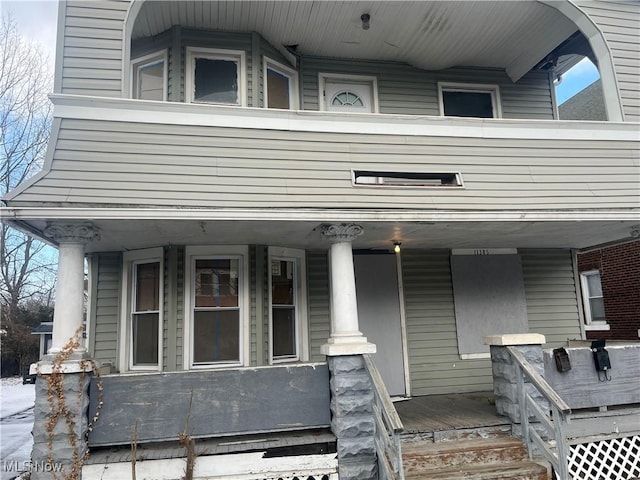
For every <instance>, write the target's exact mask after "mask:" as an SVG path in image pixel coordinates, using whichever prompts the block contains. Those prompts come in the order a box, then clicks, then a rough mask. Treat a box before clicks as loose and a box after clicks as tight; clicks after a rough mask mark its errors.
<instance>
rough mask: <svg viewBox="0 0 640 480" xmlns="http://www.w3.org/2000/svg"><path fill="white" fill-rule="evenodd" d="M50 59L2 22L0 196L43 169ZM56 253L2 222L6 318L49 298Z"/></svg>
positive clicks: (0, 279) (0, 264)
mask: <svg viewBox="0 0 640 480" xmlns="http://www.w3.org/2000/svg"><path fill="white" fill-rule="evenodd" d="M48 65H49V63H48V59H47V57H46V55H45V54H44V52H43V50H42V49H41V47H40V46H39V45H37V44H36V43H32V42H27V41H25V39H24V38H23V37H22V36H21V35H20V33H19V32H18V29H17V26H16V24H15V22H14V21H13V18H12V17H11V15H10V14H5V13H4V12H3V15H2V22H1V23H0V195H4V194H6V193H7V192H9V191H11V190H13V189H14V188H16V187H17V186H18V185H20V184H21V183H22V182H24V181H25V180H27V179H28V178H29V177H31V176H32V175H33V174H34V173H36V172H37V171H39V170H40V169H41V168H42V164H43V160H44V156H45V151H46V147H47V141H48V137H49V133H50V130H51V113H52V111H51V103H50V102H49V99H48V98H47V94H48V92H49V91H51V87H52V78H53V76H52V74H51V72H50V70H49V67H48ZM56 262H57V255H56V252H55V251H54V250H53V249H51V248H49V247H48V246H47V245H45V244H44V243H42V242H39V241H38V240H36V239H34V238H32V237H29V236H28V235H25V234H24V233H22V232H19V231H17V230H14V229H12V228H10V227H9V226H7V225H2V230H1V231H0V302H1V303H2V306H3V307H4V308H3V311H4V312H5V315H3V317H5V318H3V319H2V321H3V323H5V324H10V323H12V322H13V321H14V317H15V314H16V312H17V310H18V307H19V306H20V305H21V304H23V303H24V302H26V301H27V300H30V299H34V298H37V299H42V301H46V302H50V299H51V298H52V295H51V291H52V290H53V285H54V280H55V266H56Z"/></svg>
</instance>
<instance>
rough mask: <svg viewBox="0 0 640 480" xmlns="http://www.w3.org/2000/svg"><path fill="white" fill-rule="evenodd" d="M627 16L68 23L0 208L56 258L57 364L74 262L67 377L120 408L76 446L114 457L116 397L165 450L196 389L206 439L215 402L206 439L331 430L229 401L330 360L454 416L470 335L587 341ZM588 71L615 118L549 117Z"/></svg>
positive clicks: (621, 12)
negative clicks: (92, 364)
mask: <svg viewBox="0 0 640 480" xmlns="http://www.w3.org/2000/svg"><path fill="white" fill-rule="evenodd" d="M638 18H639V12H638V8H637V5H634V4H627V3H624V2H620V3H613V2H587V1H582V0H575V1H557V0H554V1H519V2H501V1H495V2H492V1H483V2H441V1H435V2H431V1H424V2H373V3H371V2H333V1H326V2H324V1H314V2H297V1H291V2H289V1H285V2H250V1H247V2H244V1H199V0H194V1H178V0H175V1H169V0H167V1H150V0H147V1H141V0H134V1H128V0H106V1H101V2H95V3H93V2H81V1H71V0H69V1H66V2H65V1H61V2H60V19H59V27H58V35H59V38H58V50H57V63H56V77H55V78H56V82H55V88H54V89H55V92H54V93H53V95H51V100H52V102H53V104H54V106H55V110H54V121H53V129H52V134H51V139H50V143H49V147H48V154H47V159H46V162H45V165H44V168H43V171H42V172H41V173H40V174H38V175H36V176H35V177H33V178H32V179H30V180H29V181H28V182H27V183H25V184H24V185H22V186H20V187H19V188H18V189H16V190H15V191H13V192H11V193H10V194H9V195H7V196H6V197H5V206H4V207H2V210H1V211H2V214H3V220H4V221H5V222H7V223H9V224H14V225H16V226H17V227H19V228H21V229H23V230H27V231H30V232H32V234H34V235H36V236H39V237H42V238H47V239H49V240H50V241H52V242H54V243H55V244H57V245H58V246H59V249H60V260H59V273H60V275H59V279H58V285H57V288H56V292H57V299H56V310H55V320H54V331H53V346H52V349H51V353H52V354H55V353H56V352H59V351H60V349H61V348H62V347H63V345H64V344H65V343H66V342H67V340H68V339H69V338H70V337H71V336H72V335H73V334H74V333H75V332H77V331H78V330H79V329H80V328H81V326H82V321H83V315H82V305H83V288H82V287H83V281H82V279H83V265H84V264H83V262H84V259H85V256H86V257H87V259H88V264H89V276H90V279H89V305H88V309H87V326H88V328H87V330H88V332H89V333H88V336H89V338H88V345H89V347H88V353H89V355H90V356H91V357H92V358H94V359H96V360H98V361H100V362H104V363H110V364H112V365H113V370H112V371H113V373H116V374H119V375H116V376H110V377H106V378H105V387H104V394H105V395H111V396H110V402H111V403H110V404H109V402H108V401H105V402H104V403H105V406H113V402H122V405H127V406H126V408H125V407H123V408H122V409H121V410H120V411H119V413H118V415H116V417H114V422H124V423H122V424H118V425H116V423H113V424H109V422H108V421H106V420H104V416H103V417H102V422H103V423H102V427H103V428H104V429H107V430H108V426H109V425H111V427H112V429H111V431H107V430H103V431H102V433H104V435H105V436H104V437H100V438H101V440H100V441H98V440H97V439H98V436H99V435H101V432H99V431H98V430H99V429H94V431H93V432H92V433H91V435H90V437H89V442H90V443H91V442H94V444H99V445H102V446H104V445H110V444H114V443H118V442H120V443H125V444H127V445H128V444H129V443H130V441H131V439H130V435H131V433H130V432H131V428H132V427H133V425H134V423H135V422H136V421H137V420H135V419H136V418H137V417H136V415H138V413H136V412H138V410H136V409H137V408H142V407H141V406H140V405H143V404H144V405H146V403H144V401H137V400H136V401H134V400H126V399H127V398H128V396H129V395H132V394H133V393H132V392H134V391H135V390H136V388H143V387H144V388H148V389H149V390H148V392H147V395H148V397H149V396H154V395H157V396H159V398H161V400H159V405H158V404H154V405H156V406H157V408H153V409H151V408H146V410H145V414H146V415H151V414H155V415H164V416H165V417H163V418H159V419H158V421H157V422H156V423H153V422H150V421H146V422H145V424H144V425H143V424H137V423H136V425H138V426H139V428H140V430H139V431H138V435H139V436H138V439H139V440H140V441H141V442H142V441H143V440H144V441H159V440H161V439H163V438H167V436H171V435H175V432H174V431H173V430H171V428H173V427H171V428H169V427H167V426H166V422H168V421H169V419H176V418H180V419H181V418H182V415H184V414H185V411H186V409H187V408H188V409H189V413H191V410H190V409H191V406H190V405H191V403H189V402H187V406H188V407H185V406H184V403H180V402H184V401H185V397H186V396H187V395H188V392H189V391H191V392H193V391H194V390H193V389H192V388H195V387H193V385H196V386H197V387H198V388H210V389H211V390H208V391H207V393H206V395H205V394H202V395H200V394H199V393H197V392H196V393H192V396H194V398H196V401H194V402H193V406H194V409H196V408H207V409H208V412H209V415H210V416H212V415H214V413H212V412H214V408H222V407H223V406H224V405H223V404H224V402H218V400H216V399H219V397H216V395H222V394H221V393H220V389H222V390H223V394H224V399H225V401H226V400H228V399H229V397H232V398H233V402H232V403H233V406H234V410H233V411H228V412H227V411H225V413H224V414H222V413H221V414H219V415H218V416H217V417H216V418H219V419H221V421H222V420H225V421H227V420H228V422H229V424H228V425H227V424H225V426H224V427H223V426H220V425H218V426H216V425H210V424H209V423H207V421H205V420H204V419H203V418H205V417H202V418H200V417H197V415H196V412H194V414H193V417H191V418H192V424H193V425H195V426H197V427H198V428H202V431H201V432H200V433H199V436H200V437H203V438H207V437H213V436H218V435H222V434H228V435H231V434H238V433H246V432H245V430H242V428H248V427H247V425H246V424H245V425H240V424H242V420H243V419H244V422H250V423H251V422H253V421H254V420H255V421H257V420H258V419H260V421H262V420H264V419H265V418H266V420H265V421H267V423H268V421H269V420H270V419H271V418H273V422H275V423H277V425H275V424H272V425H270V424H267V425H264V426H262V427H261V428H259V429H258V430H259V432H271V431H274V430H275V431H278V429H280V430H282V429H290V428H306V427H309V426H314V425H315V426H318V425H324V423H326V421H327V419H328V418H329V404H328V403H327V404H326V405H324V407H319V406H318V405H316V404H315V403H313V402H307V401H306V400H305V401H303V400H300V401H299V403H297V404H291V405H290V404H289V403H286V404H285V403H282V402H285V401H286V402H295V401H297V400H296V397H295V395H294V394H295V392H290V391H289V390H287V392H288V393H287V394H280V395H279V396H276V398H275V399H273V403H272V404H270V405H268V406H267V407H260V408H259V409H258V410H260V411H259V412H258V413H256V412H255V409H256V407H255V405H253V406H252V404H246V403H242V402H244V401H246V398H247V397H248V395H247V393H246V389H247V388H258V387H263V388H264V389H265V398H272V397H271V396H269V395H267V393H269V394H270V395H274V393H276V392H274V391H273V389H275V388H276V387H275V385H280V384H279V383H277V382H276V380H275V379H276V377H277V378H280V377H278V375H284V374H285V373H283V372H286V374H287V375H294V374H295V373H294V372H298V374H299V375H300V378H298V379H297V380H296V381H293V380H291V381H289V382H286V381H285V382H284V384H283V385H288V386H289V387H291V388H293V387H295V385H298V383H296V382H297V381H298V380H299V381H300V382H301V383H300V385H302V384H304V382H306V381H308V380H309V379H311V378H314V379H315V380H314V381H320V382H324V383H322V385H321V388H319V389H318V390H317V392H318V394H317V395H311V397H310V398H311V400H314V401H315V400H318V399H319V398H320V397H321V396H322V395H321V393H322V392H324V391H325V390H326V391H327V392H328V390H329V382H328V380H326V381H325V379H324V377H322V376H318V375H320V374H322V372H323V371H326V368H327V367H326V364H325V362H328V364H329V368H330V369H331V374H332V375H337V376H340V375H341V374H343V373H344V372H345V371H349V369H350V368H354V369H355V368H356V367H354V366H353V365H355V364H352V363H350V362H351V361H354V362H356V364H358V362H359V361H361V358H360V356H361V355H362V354H366V353H372V352H373V351H374V350H375V349H376V348H377V353H375V355H374V356H373V359H374V361H375V363H376V364H377V366H378V368H379V369H380V370H381V373H382V378H383V379H384V382H385V384H386V386H387V389H388V390H389V393H390V394H391V395H395V396H420V395H432V394H441V393H462V392H475V391H480V390H489V389H491V388H492V374H491V365H490V360H489V350H488V347H487V346H486V345H484V344H483V337H484V336H485V335H488V334H499V333H521V332H536V333H541V334H544V335H545V336H546V339H547V342H548V346H559V345H562V344H564V343H565V342H566V340H567V339H568V338H578V339H580V338H584V328H583V318H581V313H580V312H581V308H580V293H579V292H580V289H579V276H578V275H577V273H576V272H577V266H576V260H575V253H576V251H577V250H580V249H586V248H589V247H591V246H594V245H601V244H605V243H608V242H615V241H621V240H625V239H628V238H630V235H631V231H632V228H634V227H635V226H636V225H638V223H640V208H639V205H640V188H639V187H640V183H639V181H638V160H637V159H638V146H639V139H638V135H637V134H638V123H637V122H638V120H639V118H640V108H639V106H638V98H637V94H636V92H637V90H638V84H639V83H640V76H639V75H638V72H637V70H636V69H634V68H630V67H629V66H628V65H629V62H631V63H633V62H635V61H636V60H634V59H631V60H628V59H627V57H628V55H627V49H628V45H629V44H634V42H636V44H637V42H638V39H639V38H640V33H639V32H638V30H637V29H636V28H635V25H636V24H637V22H635V23H634V21H633V19H636V20H637V19H638ZM577 52H579V53H577ZM582 55H588V56H590V57H592V58H593V60H595V62H594V63H595V64H597V65H598V66H599V68H600V73H601V78H602V88H603V91H604V100H605V106H606V111H607V118H608V120H609V121H603V122H597V123H586V122H578V121H564V120H558V119H557V118H556V115H557V105H556V104H555V96H554V92H553V89H554V86H553V79H554V78H555V77H556V76H557V75H558V74H559V73H562V69H563V68H568V66H569V65H571V64H574V63H576V62H577V61H578V60H579V59H580V58H582V57H581V56H582ZM634 58H635V57H634ZM554 66H555V67H554ZM554 68H555V69H554ZM396 245H398V246H399V250H400V251H399V252H398V253H394V247H395V246H396ZM374 344H375V346H374ZM77 353H78V355H79V356H80V354H81V352H77ZM74 358H75V357H74ZM45 360H46V361H45V362H44V363H42V364H41V367H42V368H44V366H46V362H47V361H49V362H51V361H54V360H53V359H52V358H48V359H45ZM311 362H315V363H311ZM309 365H312V368H311V367H309ZM358 365H359V364H358ZM255 367H261V368H255ZM307 367H309V368H307ZM74 368H75V370H74ZM74 368H71V367H69V369H68V372H70V373H69V374H70V375H71V374H73V372H74V371H76V372H77V371H78V370H82V369H84V368H86V363H82V362H81V361H80V360H78V363H77V364H75V367H74ZM130 374H135V375H130ZM223 378H224V380H223ZM141 379H145V380H144V381H142V380H141ZM318 379H319V380H318ZM118 382H120V383H118ZM190 382H191V383H190ZM72 383H73V382H72ZM73 385H77V382H76V383H73ZM110 385H111V386H110ZM189 385H191V387H190V386H189ZM345 385H347V386H345ZM348 385H350V386H348ZM268 386H272V387H271V390H270V389H269V388H268ZM292 386H293V387H292ZM331 386H332V387H331V388H332V389H333V390H332V393H333V395H334V396H335V397H334V402H336V401H337V400H336V398H338V400H339V399H340V397H339V396H340V395H347V396H349V395H352V396H353V397H355V398H358V399H362V398H368V397H367V395H368V393H367V392H366V391H364V392H363V391H360V390H358V388H365V387H362V384H359V383H357V382H356V383H355V384H349V383H348V382H347V383H341V382H336V381H333V382H331ZM305 388H306V387H305ZM190 389H191V390H190ZM226 389H228V391H227V390H226ZM267 390H268V392H267ZM294 390H295V388H294ZM299 390H300V391H303V390H304V389H303V388H300V389H299ZM231 392H233V393H231ZM94 394H95V391H94ZM195 395H200V396H197V397H195ZM92 398H93V400H92V401H94V402H95V395H94V397H92ZM154 398H155V397H154ZM305 398H306V397H305ZM198 399H199V400H198ZM125 400H126V401H125ZM214 400H215V401H214ZM154 401H155V400H154ZM338 403H339V402H338ZM39 405H44V403H41V404H39ZM252 408H253V410H252ZM305 408H307V410H305ZM333 408H334V410H333V413H334V433H336V435H337V436H338V456H339V459H340V460H339V461H340V462H342V461H343V460H344V455H347V457H348V456H349V455H350V454H349V452H348V451H347V453H346V454H345V450H341V446H340V445H348V444H349V442H348V441H346V440H344V439H343V437H342V436H341V435H342V434H343V433H341V432H339V431H338V429H337V427H336V425H335V423H336V421H335V418H336V415H337V416H339V415H342V414H344V415H349V412H348V411H343V410H341V409H340V408H338V407H336V404H334V405H333ZM308 409H311V410H312V411H308ZM336 409H337V410H336ZM346 410H348V409H346ZM216 411H217V410H216ZM265 411H268V412H269V415H264V412H265ZM283 411H284V413H283V415H284V417H282V418H281V417H278V414H282V412H283ZM301 412H304V413H301ZM340 412H342V413H340ZM299 413H300V415H301V418H298V417H296V414H299ZM258 414H259V415H258ZM314 414H318V415H319V418H318V417H315V416H314ZM46 415H47V412H39V411H36V430H37V428H44V427H42V425H44V420H43V418H45V417H46ZM294 417H295V418H294ZM187 418H189V417H187ZM194 418H200V420H199V423H198V421H197V420H193V419H194ZM176 421H177V420H176ZM179 421H180V422H182V423H181V425H183V424H184V421H183V420H179ZM38 422H40V423H38ZM126 422H130V423H126ZM125 423H126V425H125ZM254 423H255V422H254ZM325 426H326V425H325ZM241 427H242V428H241ZM180 428H182V426H181V427H180ZM146 429H151V430H150V431H147V430H146ZM347 434H349V435H350V434H352V432H351V431H349V432H347ZM34 435H35V434H34ZM110 435H120V436H122V435H124V436H125V438H119V440H115V439H114V438H115V437H113V436H110ZM36 437H37V438H42V437H41V436H40V437H38V436H37V435H36ZM341 442H344V443H342V444H341ZM360 444H362V445H369V443H366V442H365V443H360ZM38 445H39V444H38V442H36V447H35V449H34V452H39V453H38V454H39V455H41V454H42V452H43V449H44V448H45V447H44V446H38ZM42 445H45V444H44V443H42ZM345 448H346V447H345ZM63 450H64V449H63V448H60V452H63ZM34 455H35V453H34ZM355 457H358V455H355ZM365 457H366V455H365ZM200 458H202V457H200ZM358 458H359V457H358ZM367 458H368V457H367ZM365 460H366V458H365ZM349 461H350V460H348V461H347V463H348V464H349V465H351V464H350V463H349ZM354 468H355V467H354ZM347 471H348V470H347V467H344V468H343V470H341V476H342V478H345V479H346V478H356V477H357V478H363V477H360V476H357V475H356V474H354V477H350V476H349V475H348V474H347V473H345V472H347ZM354 471H355V470H354Z"/></svg>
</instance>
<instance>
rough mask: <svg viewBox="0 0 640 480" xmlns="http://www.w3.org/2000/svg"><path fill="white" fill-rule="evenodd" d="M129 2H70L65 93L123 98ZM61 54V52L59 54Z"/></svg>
mask: <svg viewBox="0 0 640 480" xmlns="http://www.w3.org/2000/svg"><path fill="white" fill-rule="evenodd" d="M129 4H130V2H129V1H126V0H125V1H92V2H90V3H88V2H86V1H85V0H68V1H67V2H66V11H65V18H64V31H63V32H58V35H63V36H64V38H63V42H64V46H63V51H62V56H63V58H62V65H63V72H62V83H61V86H60V87H61V93H70V94H74V95H96V96H105V97H120V92H121V89H122V80H121V79H122V32H123V28H124V19H125V16H126V13H127V10H128V9H129ZM58 54H60V52H59V53H58Z"/></svg>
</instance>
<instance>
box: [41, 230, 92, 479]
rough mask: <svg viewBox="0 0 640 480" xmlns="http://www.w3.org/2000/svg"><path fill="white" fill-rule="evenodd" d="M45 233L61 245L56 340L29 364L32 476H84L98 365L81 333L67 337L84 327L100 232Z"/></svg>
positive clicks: (79, 477) (57, 231)
mask: <svg viewBox="0 0 640 480" xmlns="http://www.w3.org/2000/svg"><path fill="white" fill-rule="evenodd" d="M44 234H45V235H46V236H47V237H49V238H51V239H53V240H55V241H56V242H57V243H58V244H59V254H58V278H57V282H56V304H55V313H54V316H53V338H52V342H51V343H52V345H51V348H50V349H49V352H48V354H47V355H45V356H44V357H43V358H42V359H41V360H40V361H39V362H38V363H37V364H33V365H31V373H34V374H37V375H38V377H37V378H36V388H35V390H36V399H35V408H34V422H33V431H32V434H33V450H32V451H31V462H32V465H33V466H34V467H37V468H33V469H32V471H31V480H57V479H59V478H77V479H78V480H81V479H82V463H83V461H84V458H85V454H86V452H87V433H88V429H89V419H88V417H87V410H88V408H89V385H90V382H91V376H92V373H93V369H94V365H95V364H94V363H93V362H92V361H91V360H90V359H89V357H88V355H87V353H86V351H85V348H84V345H82V336H79V338H78V340H79V342H78V344H75V345H68V342H69V340H70V339H71V338H73V337H74V335H76V333H78V332H80V329H81V328H82V306H83V302H84V249H85V245H86V243H87V242H89V241H91V240H94V239H97V238H98V231H97V229H96V228H95V227H94V226H93V225H92V224H91V223H51V224H49V225H47V227H46V228H45V230H44ZM65 346H67V348H66V349H65ZM69 347H71V348H69Z"/></svg>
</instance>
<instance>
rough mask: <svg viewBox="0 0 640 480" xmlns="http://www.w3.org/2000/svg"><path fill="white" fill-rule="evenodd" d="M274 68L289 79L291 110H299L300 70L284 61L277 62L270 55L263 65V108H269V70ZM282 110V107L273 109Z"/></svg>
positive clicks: (265, 58)
mask: <svg viewBox="0 0 640 480" xmlns="http://www.w3.org/2000/svg"><path fill="white" fill-rule="evenodd" d="M270 69H271V70H274V71H276V72H278V73H279V74H280V75H283V76H285V77H287V78H288V79H289V110H299V109H300V100H299V95H298V90H299V88H300V87H299V84H298V72H297V71H296V70H294V69H293V68H291V67H288V66H286V65H284V64H283V63H280V62H276V61H275V60H272V59H271V58H269V57H264V63H263V65H262V92H263V100H262V108H269V107H268V105H269V98H268V93H267V92H268V88H267V72H268V70H270ZM273 110H280V109H273Z"/></svg>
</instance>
